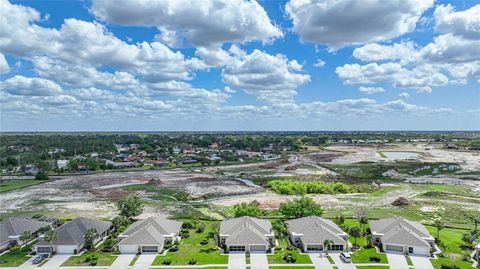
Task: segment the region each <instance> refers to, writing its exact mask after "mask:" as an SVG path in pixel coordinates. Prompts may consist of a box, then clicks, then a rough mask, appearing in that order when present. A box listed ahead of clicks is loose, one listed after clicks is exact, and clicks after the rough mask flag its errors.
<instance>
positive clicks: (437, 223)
mask: <svg viewBox="0 0 480 269" xmlns="http://www.w3.org/2000/svg"><path fill="white" fill-rule="evenodd" d="M433 226H435V227H436V228H437V241H439V242H440V231H441V230H443V228H445V223H444V221H443V218H442V217H441V216H437V217H436V218H435V219H434V220H433Z"/></svg>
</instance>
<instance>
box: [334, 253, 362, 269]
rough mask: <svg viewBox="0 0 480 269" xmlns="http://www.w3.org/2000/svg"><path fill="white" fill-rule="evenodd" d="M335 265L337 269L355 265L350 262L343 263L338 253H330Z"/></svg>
mask: <svg viewBox="0 0 480 269" xmlns="http://www.w3.org/2000/svg"><path fill="white" fill-rule="evenodd" d="M330 256H331V257H332V259H333V261H334V262H335V265H336V266H337V267H338V269H356V267H355V265H353V264H351V263H344V262H343V261H342V259H340V253H330Z"/></svg>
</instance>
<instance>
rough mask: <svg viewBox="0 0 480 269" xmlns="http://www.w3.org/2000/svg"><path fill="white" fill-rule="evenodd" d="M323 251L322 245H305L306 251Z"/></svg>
mask: <svg viewBox="0 0 480 269" xmlns="http://www.w3.org/2000/svg"><path fill="white" fill-rule="evenodd" d="M315 251H323V245H307V252H315Z"/></svg>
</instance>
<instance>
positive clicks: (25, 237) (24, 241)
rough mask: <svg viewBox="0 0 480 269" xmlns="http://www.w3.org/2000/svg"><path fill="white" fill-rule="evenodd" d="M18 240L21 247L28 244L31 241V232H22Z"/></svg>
mask: <svg viewBox="0 0 480 269" xmlns="http://www.w3.org/2000/svg"><path fill="white" fill-rule="evenodd" d="M19 239H20V241H22V245H27V243H28V242H30V240H32V239H33V236H32V232H31V231H24V232H23V233H22V234H21V235H20V237H19Z"/></svg>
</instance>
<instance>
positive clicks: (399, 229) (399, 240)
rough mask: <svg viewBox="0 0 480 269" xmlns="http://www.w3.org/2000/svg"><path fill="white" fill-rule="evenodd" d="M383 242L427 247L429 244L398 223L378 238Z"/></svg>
mask: <svg viewBox="0 0 480 269" xmlns="http://www.w3.org/2000/svg"><path fill="white" fill-rule="evenodd" d="M380 240H381V241H382V243H384V244H394V245H404V246H415V247H428V248H430V244H429V243H428V242H427V241H426V240H425V239H423V238H422V237H420V236H419V235H418V234H416V233H414V232H412V231H411V230H410V229H408V228H407V227H405V226H403V225H402V224H399V225H398V226H396V227H395V228H393V229H392V230H391V231H389V232H388V233H387V234H386V235H384V236H382V238H380Z"/></svg>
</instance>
